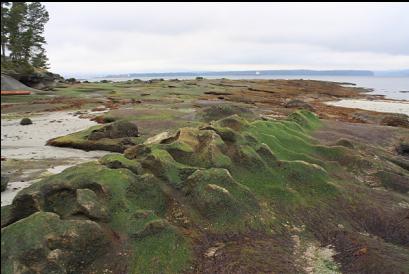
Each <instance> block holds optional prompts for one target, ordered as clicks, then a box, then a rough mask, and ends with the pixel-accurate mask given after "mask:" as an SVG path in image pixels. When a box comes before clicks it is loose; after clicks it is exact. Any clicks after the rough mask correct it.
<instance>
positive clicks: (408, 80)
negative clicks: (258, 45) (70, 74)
mask: <svg viewBox="0 0 409 274" xmlns="http://www.w3.org/2000/svg"><path fill="white" fill-rule="evenodd" d="M195 77H196V76H173V75H172V76H170V77H129V78H127V77H122V78H92V79H88V80H89V81H100V80H103V79H107V80H112V81H126V80H132V79H135V78H138V79H141V80H144V81H146V80H150V79H154V78H163V79H166V80H167V79H174V78H178V79H180V80H182V79H194V78H195ZM205 78H208V79H220V78H227V79H304V80H322V81H333V82H348V83H354V84H356V87H363V88H369V89H372V90H373V91H372V92H371V94H373V95H384V96H385V98H387V99H397V100H407V101H409V77H365V76H292V75H291V76H275V75H217V76H206V77H205ZM401 91H407V92H406V93H405V92H401Z"/></svg>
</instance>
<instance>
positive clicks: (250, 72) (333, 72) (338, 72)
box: [105, 69, 375, 78]
mask: <svg viewBox="0 0 409 274" xmlns="http://www.w3.org/2000/svg"><path fill="white" fill-rule="evenodd" d="M240 75H259V76H260V75H277V76H289V75H290V76H374V75H375V74H374V72H373V71H370V70H304V69H303V70H243V71H201V72H161V73H129V74H117V75H107V76H105V77H106V78H114V77H115V78H121V77H177V76H240Z"/></svg>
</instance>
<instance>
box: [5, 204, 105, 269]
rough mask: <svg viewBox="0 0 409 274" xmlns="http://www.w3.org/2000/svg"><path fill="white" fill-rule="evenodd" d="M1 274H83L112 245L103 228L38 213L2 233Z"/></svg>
mask: <svg viewBox="0 0 409 274" xmlns="http://www.w3.org/2000/svg"><path fill="white" fill-rule="evenodd" d="M1 246H2V247H7V248H2V249H1V259H2V260H1V272H2V273H82V272H83V270H84V269H85V268H86V267H88V265H89V264H90V263H92V262H93V261H94V260H95V259H96V258H98V257H99V256H101V255H103V254H104V253H106V252H107V250H108V248H109V246H110V244H109V241H108V238H107V237H106V235H105V234H104V232H103V230H102V228H101V226H100V225H98V224H97V223H95V222H93V221H89V220H62V219H60V217H59V216H58V215H57V214H55V213H51V212H37V213H34V214H32V215H31V216H29V217H27V218H24V219H22V220H20V221H19V222H16V223H13V224H10V225H9V226H7V227H4V228H2V230H1Z"/></svg>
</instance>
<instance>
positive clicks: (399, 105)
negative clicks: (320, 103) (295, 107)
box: [326, 99, 409, 115]
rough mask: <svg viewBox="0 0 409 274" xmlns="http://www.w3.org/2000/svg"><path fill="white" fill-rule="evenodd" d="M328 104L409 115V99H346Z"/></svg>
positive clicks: (328, 103)
mask: <svg viewBox="0 0 409 274" xmlns="http://www.w3.org/2000/svg"><path fill="white" fill-rule="evenodd" d="M326 104H327V105H332V106H338V107H346V108H359V109H365V110H372V111H379V112H387V113H402V114H406V115H409V101H399V102H395V101H386V100H376V101H371V100H356V99H344V100H340V101H333V102H327V103H326Z"/></svg>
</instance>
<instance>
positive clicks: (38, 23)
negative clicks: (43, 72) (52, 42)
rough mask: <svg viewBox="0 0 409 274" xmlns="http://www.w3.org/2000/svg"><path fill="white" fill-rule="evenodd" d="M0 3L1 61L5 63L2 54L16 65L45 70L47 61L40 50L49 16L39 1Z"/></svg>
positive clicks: (44, 53)
mask: <svg viewBox="0 0 409 274" xmlns="http://www.w3.org/2000/svg"><path fill="white" fill-rule="evenodd" d="M8 6H9V3H8V2H2V3H1V12H2V14H1V16H2V17H1V23H2V26H1V28H2V32H1V46H2V62H3V61H6V51H8V52H10V56H9V58H8V59H10V60H11V61H12V62H13V63H16V64H27V65H32V66H34V67H38V68H47V66H48V64H47V62H48V58H47V56H46V52H45V49H44V45H45V44H46V41H45V38H44V26H45V24H46V23H47V22H48V20H49V14H48V12H47V10H46V9H45V7H44V6H43V5H42V4H41V3H39V2H12V5H11V7H10V8H8Z"/></svg>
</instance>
